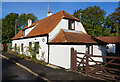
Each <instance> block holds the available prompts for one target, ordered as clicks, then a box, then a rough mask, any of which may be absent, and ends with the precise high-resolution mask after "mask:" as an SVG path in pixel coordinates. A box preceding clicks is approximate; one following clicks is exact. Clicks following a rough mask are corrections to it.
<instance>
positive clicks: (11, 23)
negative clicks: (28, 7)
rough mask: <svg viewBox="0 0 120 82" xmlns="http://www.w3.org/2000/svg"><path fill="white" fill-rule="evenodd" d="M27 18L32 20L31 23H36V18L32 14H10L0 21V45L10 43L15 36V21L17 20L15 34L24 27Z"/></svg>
mask: <svg viewBox="0 0 120 82" xmlns="http://www.w3.org/2000/svg"><path fill="white" fill-rule="evenodd" d="M28 18H30V19H32V21H33V22H36V21H37V17H36V16H35V15H33V14H24V13H23V14H21V15H20V16H19V15H18V14H17V13H10V14H8V15H7V16H6V17H5V18H3V19H2V43H7V42H11V40H12V38H13V37H14V36H15V21H16V20H17V22H16V23H17V26H16V28H17V32H19V30H21V29H22V28H23V27H25V26H26V25H27V23H28V21H27V20H28Z"/></svg>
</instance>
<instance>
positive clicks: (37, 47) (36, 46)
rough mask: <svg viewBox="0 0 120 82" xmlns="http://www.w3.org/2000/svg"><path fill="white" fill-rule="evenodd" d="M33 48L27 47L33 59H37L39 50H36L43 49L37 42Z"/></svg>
mask: <svg viewBox="0 0 120 82" xmlns="http://www.w3.org/2000/svg"><path fill="white" fill-rule="evenodd" d="M33 45H34V46H33V47H30V46H29V47H27V51H28V52H30V55H31V57H32V58H33V59H36V54H37V53H38V50H36V49H39V48H41V47H40V46H39V45H37V44H36V43H35V42H34V43H33Z"/></svg>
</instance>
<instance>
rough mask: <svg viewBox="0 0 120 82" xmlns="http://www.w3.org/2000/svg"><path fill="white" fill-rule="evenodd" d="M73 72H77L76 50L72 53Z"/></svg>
mask: <svg viewBox="0 0 120 82" xmlns="http://www.w3.org/2000/svg"><path fill="white" fill-rule="evenodd" d="M74 70H75V71H76V70H77V50H75V52H74Z"/></svg>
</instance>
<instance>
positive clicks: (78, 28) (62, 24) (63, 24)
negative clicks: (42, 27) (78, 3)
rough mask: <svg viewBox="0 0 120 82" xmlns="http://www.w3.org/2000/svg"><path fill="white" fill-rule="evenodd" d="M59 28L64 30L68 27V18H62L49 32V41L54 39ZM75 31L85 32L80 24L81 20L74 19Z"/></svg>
mask: <svg viewBox="0 0 120 82" xmlns="http://www.w3.org/2000/svg"><path fill="white" fill-rule="evenodd" d="M60 29H65V30H69V29H68V19H62V20H61V21H60V22H59V23H58V25H57V26H56V27H55V28H54V29H53V30H52V31H51V32H50V33H49V41H51V40H52V39H54V38H55V37H56V36H57V34H59V32H60ZM72 31H74V30H72ZM76 31H82V32H84V33H86V31H85V29H84V27H83V25H82V24H81V22H77V21H75V32H76Z"/></svg>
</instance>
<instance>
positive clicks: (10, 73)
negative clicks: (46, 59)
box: [2, 59, 42, 80]
mask: <svg viewBox="0 0 120 82" xmlns="http://www.w3.org/2000/svg"><path fill="white" fill-rule="evenodd" d="M2 80H42V79H41V78H40V77H39V78H38V77H36V76H34V75H32V74H31V73H29V72H28V71H26V70H25V69H23V68H21V67H19V66H17V65H16V64H14V63H13V62H12V61H10V60H6V59H2Z"/></svg>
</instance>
